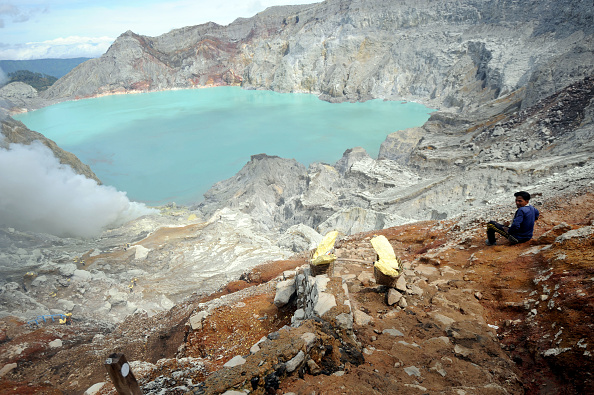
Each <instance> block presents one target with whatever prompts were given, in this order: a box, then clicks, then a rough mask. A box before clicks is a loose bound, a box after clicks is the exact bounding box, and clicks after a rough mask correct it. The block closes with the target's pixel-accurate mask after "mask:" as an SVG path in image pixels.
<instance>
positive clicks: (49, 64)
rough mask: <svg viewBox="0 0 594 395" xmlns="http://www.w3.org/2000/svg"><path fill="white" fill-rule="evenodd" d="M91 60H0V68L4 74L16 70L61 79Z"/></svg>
mask: <svg viewBox="0 0 594 395" xmlns="http://www.w3.org/2000/svg"><path fill="white" fill-rule="evenodd" d="M89 59H91V58H72V59H34V60H0V68H1V69H2V70H3V71H4V73H6V74H8V73H13V72H15V71H18V70H28V71H32V72H34V73H41V74H47V75H51V76H52V77H56V78H62V77H63V76H65V75H66V74H68V73H69V72H70V70H72V69H73V68H75V67H76V66H78V65H79V64H81V63H83V62H86V61H87V60H89Z"/></svg>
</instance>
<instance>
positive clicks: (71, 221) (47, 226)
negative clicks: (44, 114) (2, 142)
mask: <svg viewBox="0 0 594 395" xmlns="http://www.w3.org/2000/svg"><path fill="white" fill-rule="evenodd" d="M154 212H155V210H153V209H149V208H147V207H146V206H145V205H144V204H141V203H136V202H130V200H129V199H128V197H127V196H126V194H125V193H124V192H119V191H117V190H116V189H115V188H113V187H110V186H104V185H98V184H97V183H96V182H95V181H93V180H91V179H88V178H86V177H84V176H82V175H80V174H76V173H75V172H74V171H73V170H72V168H71V167H70V166H66V165H62V164H60V162H59V161H58V159H56V157H55V156H54V155H53V153H52V151H51V150H50V149H49V148H47V147H46V146H44V145H43V144H41V143H40V142H37V141H35V142H33V143H32V144H31V145H22V144H12V145H10V147H9V148H8V149H2V148H0V225H1V226H10V227H14V228H18V229H21V230H30V231H35V232H44V233H51V234H54V235H58V236H75V237H93V236H97V235H99V234H100V233H101V232H102V231H103V230H105V229H107V228H110V227H116V226H119V225H122V224H124V223H125V222H127V221H129V220H132V219H134V218H137V217H139V216H142V215H145V214H150V213H154Z"/></svg>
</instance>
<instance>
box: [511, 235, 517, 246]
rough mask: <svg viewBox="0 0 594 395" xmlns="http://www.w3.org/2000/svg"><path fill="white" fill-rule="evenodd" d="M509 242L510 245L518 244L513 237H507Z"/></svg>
mask: <svg viewBox="0 0 594 395" xmlns="http://www.w3.org/2000/svg"><path fill="white" fill-rule="evenodd" d="M509 241H510V243H512V244H518V243H519V241H518V239H516V238H515V237H513V236H512V235H509Z"/></svg>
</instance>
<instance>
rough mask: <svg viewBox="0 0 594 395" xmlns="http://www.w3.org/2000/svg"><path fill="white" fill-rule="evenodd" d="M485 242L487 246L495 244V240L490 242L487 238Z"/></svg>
mask: <svg viewBox="0 0 594 395" xmlns="http://www.w3.org/2000/svg"><path fill="white" fill-rule="evenodd" d="M485 244H486V245H488V246H494V245H495V244H497V242H496V241H495V242H493V243H491V242H490V241H489V240H487V241H486V242H485Z"/></svg>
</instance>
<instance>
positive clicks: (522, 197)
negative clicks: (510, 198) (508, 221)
mask: <svg viewBox="0 0 594 395" xmlns="http://www.w3.org/2000/svg"><path fill="white" fill-rule="evenodd" d="M514 196H515V197H516V207H517V208H520V207H524V206H526V205H528V202H529V201H530V194H529V193H528V192H524V191H520V192H516V193H514Z"/></svg>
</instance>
